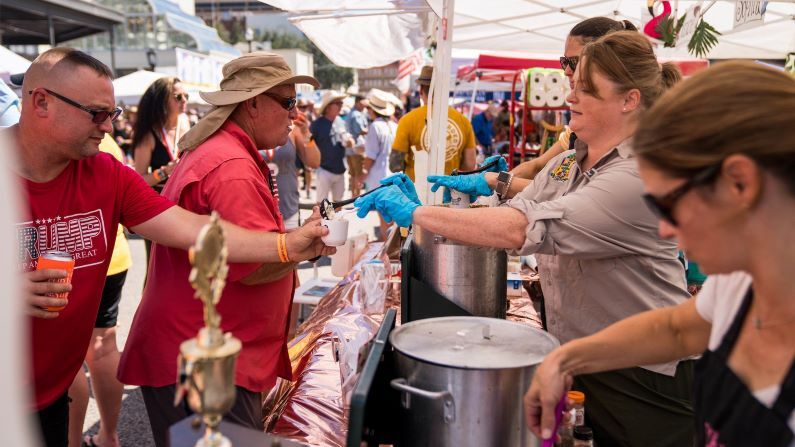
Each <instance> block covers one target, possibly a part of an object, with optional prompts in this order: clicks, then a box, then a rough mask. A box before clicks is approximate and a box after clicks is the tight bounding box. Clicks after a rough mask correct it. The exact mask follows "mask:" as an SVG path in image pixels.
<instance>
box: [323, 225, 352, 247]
mask: <svg viewBox="0 0 795 447" xmlns="http://www.w3.org/2000/svg"><path fill="white" fill-rule="evenodd" d="M320 224H321V225H323V226H324V227H326V228H328V234H327V235H325V236H323V237H322V238H321V239H322V240H323V243H324V244H326V245H328V246H329V247H339V246H340V245H344V244H345V242H346V241H347V240H348V221H347V220H345V219H334V220H328V219H323V220H322V221H321V223H320Z"/></svg>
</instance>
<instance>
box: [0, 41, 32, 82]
mask: <svg viewBox="0 0 795 447" xmlns="http://www.w3.org/2000/svg"><path fill="white" fill-rule="evenodd" d="M28 67H30V61H29V60H27V59H25V58H24V57H22V56H20V55H18V54H17V53H14V52H13V51H11V50H9V49H8V48H6V47H4V46H2V45H0V79H2V80H3V82H5V83H8V77H9V76H10V75H12V74H17V73H24V72H26V71H28Z"/></svg>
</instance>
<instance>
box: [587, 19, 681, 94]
mask: <svg viewBox="0 0 795 447" xmlns="http://www.w3.org/2000/svg"><path fill="white" fill-rule="evenodd" d="M580 57H581V62H580V64H579V65H578V66H577V68H578V70H579V72H580V74H579V78H578V79H577V82H579V83H582V84H583V86H584V87H585V88H586V89H588V90H591V92H592V94H593V95H594V96H595V97H597V98H601V96H599V92H598V91H597V90H596V86H595V85H594V83H593V81H592V76H593V70H597V71H599V73H601V74H603V75H604V76H606V77H607V78H608V79H609V80H610V81H612V82H613V83H615V84H616V85H617V88H618V92H619V93H626V92H628V91H630V90H632V89H638V90H639V91H640V95H641V105H642V106H643V108H648V107H649V106H651V105H652V104H654V101H656V100H657V98H658V97H659V96H660V94H662V92H663V91H665V90H667V89H668V88H670V87H671V86H673V85H674V84H675V83H676V82H678V81H679V80H680V79H682V73H681V72H680V71H679V67H677V66H676V65H674V64H673V63H670V62H666V63H664V64H659V63H658V62H657V57H656V56H655V55H654V49H653V48H652V46H651V43H650V42H649V40H648V39H647V38H646V37H644V36H642V35H641V34H640V33H638V32H635V31H616V32H614V33H610V34H607V35H606V36H604V37H601V38H599V40H597V41H595V42H591V43H589V44H587V45H585V47H584V48H583V50H582V54H581V55H580Z"/></svg>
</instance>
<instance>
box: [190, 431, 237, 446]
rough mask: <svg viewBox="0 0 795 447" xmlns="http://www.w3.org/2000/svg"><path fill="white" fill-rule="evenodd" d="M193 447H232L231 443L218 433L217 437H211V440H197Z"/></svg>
mask: <svg viewBox="0 0 795 447" xmlns="http://www.w3.org/2000/svg"><path fill="white" fill-rule="evenodd" d="M195 447H232V441H230V440H229V438H227V437H226V436H223V435H221V434H220V433H218V436H213V437H212V438H211V439H207V438H201V439H199V440H198V441H196V446H195Z"/></svg>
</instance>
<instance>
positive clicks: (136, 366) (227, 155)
mask: <svg viewBox="0 0 795 447" xmlns="http://www.w3.org/2000/svg"><path fill="white" fill-rule="evenodd" d="M223 74H224V79H223V80H222V81H221V89H220V90H219V91H216V92H210V93H200V95H201V97H202V98H203V99H204V100H205V101H207V102H208V103H210V104H212V105H214V106H216V107H215V109H213V110H212V111H211V112H210V113H209V114H207V116H205V117H204V118H203V119H202V120H200V121H199V123H198V124H197V125H196V126H194V127H193V128H192V129H191V130H190V131H189V132H188V133H187V134H186V135H185V136H184V137H183V138H182V139H181V140H180V142H179V147H180V149H181V150H182V154H183V155H182V157H181V158H180V162H179V163H178V164H177V167H176V168H175V169H174V172H173V174H172V175H171V177H170V178H169V181H168V183H167V184H166V187H165V188H164V189H163V195H164V196H165V197H167V198H169V199H171V200H173V201H175V202H177V203H179V204H180V205H181V206H183V207H184V208H186V209H188V210H192V211H195V212H197V213H202V214H206V213H209V212H210V211H217V212H218V213H219V214H220V215H221V217H223V218H224V219H225V220H228V221H231V222H233V223H235V224H237V225H240V226H242V227H245V228H249V229H254V230H261V231H262V230H264V231H272V232H278V233H284V232H285V228H284V222H283V217H282V215H281V213H280V212H279V206H278V196H277V195H276V193H275V184H274V180H273V178H272V177H271V172H270V169H269V168H268V165H267V164H266V163H265V161H264V160H263V158H262V156H261V155H260V153H259V149H273V148H275V147H277V146H281V145H283V144H285V143H286V142H287V139H288V135H289V134H290V131H291V129H292V127H293V119H295V118H297V116H298V115H297V114H298V111H297V110H296V102H297V101H296V95H295V84H296V83H306V84H311V85H313V86H315V87H318V83H317V81H316V80H315V79H314V78H312V77H309V76H296V75H293V73H292V72H291V70H290V68H289V67H288V66H287V64H286V63H285V61H284V59H283V58H282V57H281V56H279V55H276V54H272V53H265V52H254V53H249V54H246V55H244V56H242V57H239V58H237V59H235V60H233V61H231V62H229V63H227V64H226V65H224V68H223ZM313 216H315V219H310V222H308V223H307V224H306V225H316V224H317V222H316V220H317V218H318V217H319V215H318V211H317V209H315V210H314V213H313ZM296 231H301V229H299V230H296ZM282 261H285V260H284V259H282ZM190 268H191V267H190V264H189V262H188V256H187V252H185V251H184V250H180V249H172V248H168V247H164V246H162V245H158V244H155V245H154V246H153V249H152V260H151V263H150V270H149V275H150V276H149V281H148V282H147V284H146V289H145V290H144V296H143V298H142V300H141V304H140V306H139V307H138V311H137V312H136V315H135V319H134V321H133V324H132V327H131V329H130V335H129V338H128V339H127V345H126V347H125V350H124V355H123V356H122V359H121V362H120V365H119V379H120V380H121V382H123V383H127V384H133V385H139V386H141V391H142V394H143V397H144V403H145V404H146V409H147V413H148V415H149V421H150V423H151V426H152V433H153V435H154V439H155V443H156V445H157V446H164V445H166V442H167V434H168V428H169V426H171V425H172V424H174V423H176V422H178V421H179V420H181V419H183V418H185V417H188V416H189V415H190V410H189V409H188V408H187V406H186V405H181V406H178V407H174V404H173V401H174V391H175V382H176V377H177V370H176V362H175V359H176V358H177V354H178V353H179V344H180V343H181V342H182V341H183V340H186V339H188V338H190V337H192V336H193V335H194V334H195V333H196V331H197V330H198V329H199V328H200V327H201V326H202V325H203V320H202V307H201V305H200V303H199V302H198V301H197V300H195V299H194V298H193V294H194V292H193V290H192V288H191V286H190V284H189V283H188V281H187V278H188V274H189V272H190ZM294 281H295V263H293V262H282V263H275V264H259V263H247V264H243V263H231V264H229V276H228V277H227V283H226V288H225V289H224V291H223V296H222V297H221V300H220V302H219V304H218V311H219V313H220V314H221V315H222V316H223V319H222V323H221V324H222V328H223V330H224V331H225V332H226V331H231V332H232V333H233V334H234V335H235V337H237V338H239V339H240V340H241V342H242V343H243V349H242V351H241V352H240V356H239V357H238V360H237V371H236V375H235V385H236V391H237V395H236V399H235V404H234V407H233V408H232V410H231V411H230V412H229V414H227V415H226V416H225V418H226V419H227V420H230V421H232V422H235V423H238V424H241V425H244V426H247V427H251V428H255V429H259V430H262V396H261V393H262V392H263V391H267V390H268V389H270V388H271V387H273V386H274V384H275V383H276V379H277V378H278V377H283V378H286V379H291V378H292V374H291V368H290V359H289V357H288V354H287V346H286V341H287V333H288V325H289V321H290V318H289V317H290V308H291V304H292V297H293V290H294V284H295V282H294Z"/></svg>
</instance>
